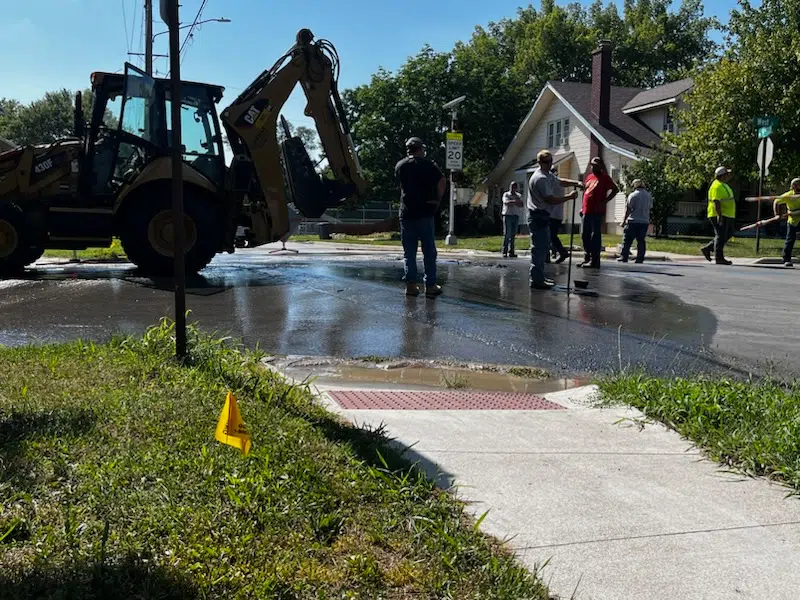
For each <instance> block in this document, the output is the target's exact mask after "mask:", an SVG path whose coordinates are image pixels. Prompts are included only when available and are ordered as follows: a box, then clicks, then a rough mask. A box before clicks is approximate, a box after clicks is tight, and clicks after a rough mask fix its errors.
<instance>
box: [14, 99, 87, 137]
mask: <svg viewBox="0 0 800 600" xmlns="http://www.w3.org/2000/svg"><path fill="white" fill-rule="evenodd" d="M92 99H93V93H92V91H91V90H85V91H84V92H83V94H82V100H81V103H82V105H83V112H84V114H85V115H89V114H91V113H90V111H91V106H92ZM74 112H75V94H74V92H71V91H70V90H67V89H61V90H57V91H53V92H47V93H46V94H45V95H44V96H43V97H42V98H40V99H38V100H34V101H33V102H31V103H30V104H27V105H25V104H20V103H19V102H18V101H16V100H9V99H7V98H3V99H0V113H2V114H0V136H2V137H5V138H8V139H10V140H13V141H14V142H16V143H17V144H20V145H26V144H48V143H50V142H54V141H55V140H57V139H61V138H64V137H68V136H70V135H73V133H74V132H73V128H74Z"/></svg>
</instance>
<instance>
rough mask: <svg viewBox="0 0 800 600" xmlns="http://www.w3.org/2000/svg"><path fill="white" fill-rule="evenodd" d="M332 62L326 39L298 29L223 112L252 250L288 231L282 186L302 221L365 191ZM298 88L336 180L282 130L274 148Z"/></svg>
mask: <svg viewBox="0 0 800 600" xmlns="http://www.w3.org/2000/svg"><path fill="white" fill-rule="evenodd" d="M338 65H339V60H338V56H337V54H336V50H335V48H334V47H333V46H332V45H331V44H330V42H327V41H325V40H319V41H314V37H313V35H312V33H311V31H309V30H308V29H301V30H300V31H299V32H298V34H297V42H296V44H295V45H294V46H293V47H292V48H291V49H290V50H289V51H288V52H287V53H286V54H285V55H284V56H282V57H281V58H280V59H279V60H278V61H277V62H276V63H275V65H273V67H272V68H270V69H268V70H266V71H264V72H263V73H262V74H261V75H260V76H259V77H258V78H257V79H256V80H255V81H253V83H252V84H250V86H249V87H248V88H247V89H246V90H245V91H244V92H242V93H241V94H240V95H239V97H238V98H236V100H235V101H234V102H233V103H232V104H231V105H230V106H228V107H227V108H226V109H225V110H224V111H223V112H222V124H223V126H224V127H225V130H226V133H227V136H228V142H229V143H230V145H231V148H232V149H233V152H234V159H233V162H232V163H231V168H230V170H229V172H228V181H227V183H226V188H227V191H228V193H229V194H232V195H233V196H234V202H236V201H237V200H238V206H241V208H242V211H243V212H245V213H247V214H249V219H250V221H251V222H250V223H248V226H249V227H250V230H251V236H252V239H251V243H253V244H254V245H259V244H264V243H269V242H275V241H279V240H280V239H281V238H283V237H284V236H285V235H286V234H287V233H288V232H289V215H288V210H287V206H286V205H287V194H286V191H287V188H288V190H289V192H290V194H291V199H292V200H293V201H294V204H295V206H296V207H297V209H298V210H299V211H300V212H301V213H302V214H303V216H304V217H307V218H317V217H320V216H322V214H323V213H324V212H325V210H327V209H328V208H335V207H337V206H340V205H341V204H342V203H343V202H344V201H345V200H346V199H348V198H353V197H355V198H357V199H362V198H364V196H365V195H366V193H367V182H366V181H365V180H364V178H363V176H362V172H361V167H360V165H359V163H358V156H357V154H356V150H355V147H354V145H353V140H352V137H351V135H350V129H349V126H348V123H347V117H346V116H345V113H344V110H343V108H342V103H341V100H340V97H339V92H338V89H337V76H338ZM298 83H300V85H301V87H302V89H303V92H304V93H305V96H306V98H307V100H308V104H307V106H306V111H305V112H306V115H307V116H309V117H312V118H313V119H314V121H315V124H316V128H317V132H318V133H319V137H320V140H321V141H322V147H323V150H324V152H325V156H326V158H327V161H328V164H329V166H330V168H331V170H332V171H333V174H334V177H335V179H327V178H322V177H321V176H320V175H319V174H318V173H317V172H316V171H315V169H314V164H313V163H312V161H311V159H310V157H309V156H308V152H307V151H306V149H305V147H304V145H303V143H302V141H301V140H300V139H299V138H297V137H290V136H289V135H288V131H286V133H287V135H286V139H285V140H284V141H283V142H281V144H280V145H279V144H278V141H277V121H278V115H279V113H280V110H281V108H282V107H283V105H284V103H285V102H286V100H287V99H288V98H289V96H290V94H291V93H292V91H293V90H294V88H295V86H296V85H297V84H298ZM284 127H286V126H285V123H284ZM286 129H288V128H286ZM284 183H286V186H284ZM237 196H238V198H237Z"/></svg>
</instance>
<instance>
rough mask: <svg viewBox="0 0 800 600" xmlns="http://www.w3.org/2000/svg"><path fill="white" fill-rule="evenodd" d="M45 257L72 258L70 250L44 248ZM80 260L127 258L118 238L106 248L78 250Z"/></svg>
mask: <svg viewBox="0 0 800 600" xmlns="http://www.w3.org/2000/svg"><path fill="white" fill-rule="evenodd" d="M44 256H45V258H72V250H45V252H44ZM78 258H79V259H80V260H127V256H125V251H124V250H123V249H122V245H121V244H120V242H119V240H118V239H115V240H114V241H113V242H112V243H111V246H109V247H108V248H87V249H86V250H78Z"/></svg>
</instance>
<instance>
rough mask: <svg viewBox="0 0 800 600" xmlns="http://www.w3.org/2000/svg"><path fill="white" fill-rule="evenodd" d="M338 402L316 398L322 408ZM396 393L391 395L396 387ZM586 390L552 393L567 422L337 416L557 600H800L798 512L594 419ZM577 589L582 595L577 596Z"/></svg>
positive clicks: (383, 413) (675, 447)
mask: <svg viewBox="0 0 800 600" xmlns="http://www.w3.org/2000/svg"><path fill="white" fill-rule="evenodd" d="M332 390H334V388H327V389H326V390H320V391H321V393H322V397H323V398H325V397H326V393H329V392H330V391H332ZM393 391H397V388H393ZM592 392H593V388H580V389H577V390H571V391H567V392H558V393H554V394H547V395H545V397H546V398H547V399H548V400H550V401H552V402H556V403H558V404H560V405H561V406H563V407H565V408H566V410H344V409H341V408H340V407H339V406H338V405H337V404H336V403H335V402H333V401H331V400H330V397H328V398H327V402H328V403H329V405H330V407H331V408H332V409H333V410H334V411H336V412H339V413H340V414H342V415H343V416H345V417H346V418H348V419H349V420H351V421H353V422H355V423H357V424H359V425H365V426H366V425H368V426H371V427H374V426H376V425H379V424H385V425H386V426H387V429H388V435H390V436H391V437H393V438H395V439H396V441H397V442H398V443H400V444H402V445H404V446H406V447H412V448H411V450H410V451H409V456H410V457H411V458H412V459H413V460H419V461H420V464H421V465H422V466H423V467H424V468H426V469H427V470H428V472H429V473H430V474H431V475H434V476H435V477H437V480H438V482H439V483H440V485H442V486H443V487H447V486H453V487H454V490H455V491H456V492H457V494H458V495H459V496H460V497H462V498H463V499H465V500H468V501H469V502H470V505H469V510H470V511H471V512H472V513H473V514H474V515H475V516H476V517H477V516H479V515H481V514H483V513H484V512H486V511H487V510H488V511H489V513H488V516H487V517H486V519H485V520H484V521H483V524H482V526H481V527H482V529H483V530H484V531H486V532H487V533H489V534H492V535H494V536H497V537H499V538H501V539H505V540H508V543H509V545H510V546H511V547H512V548H514V549H515V551H516V552H517V554H518V555H519V556H520V558H521V559H522V560H523V561H524V562H525V564H527V565H528V566H529V567H530V568H531V569H538V568H539V567H540V566H541V565H543V564H545V563H547V565H546V567H545V568H544V570H543V577H544V579H545V581H546V582H547V583H548V584H549V585H550V587H551V590H552V591H553V592H554V593H555V594H557V595H558V597H561V598H571V597H573V596H572V594H573V593H575V595H574V597H575V598H577V599H579V600H590V599H591V600H633V599H637V600H638V599H647V600H674V599H676V598H680V599H681V600H723V599H724V600H728V599H733V598H736V599H751V598H752V599H754V600H755V599H758V600H764V599H766V598H769V599H770V600H782V599H786V600H790V599H794V598H797V597H798V590H800V569H798V568H797V565H798V564H800V501H798V500H796V499H794V498H786V493H787V491H786V489H785V488H783V487H780V486H778V485H774V484H770V483H769V482H767V481H766V480H762V479H747V478H742V477H740V476H736V475H732V474H726V473H723V472H722V471H721V468H720V467H719V466H718V465H717V464H715V463H711V462H709V461H707V460H705V459H703V458H702V456H701V455H700V453H699V452H698V451H697V450H695V449H693V448H692V447H691V445H690V444H689V443H687V442H686V441H684V440H682V439H681V438H680V437H679V436H678V435H677V434H675V433H673V432H670V431H668V430H667V429H666V428H664V427H662V426H661V425H654V424H650V425H646V426H643V427H642V426H641V424H640V423H639V422H637V419H638V418H639V417H640V416H641V415H640V414H639V413H638V412H637V411H634V410H630V409H625V408H612V409H598V408H593V407H592V396H593V393H592ZM576 590H577V591H576Z"/></svg>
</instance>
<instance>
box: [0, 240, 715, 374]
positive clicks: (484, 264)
mask: <svg viewBox="0 0 800 600" xmlns="http://www.w3.org/2000/svg"><path fill="white" fill-rule="evenodd" d="M298 247H301V248H302V245H300V246H298ZM440 259H441V260H440V265H439V279H440V282H441V283H442V285H443V286H444V288H445V290H446V294H445V295H444V296H442V297H440V298H438V299H436V300H428V299H425V298H424V297H419V298H408V297H405V296H404V295H403V294H402V284H401V282H400V277H401V275H402V262H401V261H400V260H399V259H398V256H397V255H396V253H390V252H386V251H381V252H375V253H373V254H371V255H369V256H363V255H354V254H353V253H352V252H347V251H337V250H335V249H328V250H327V251H326V252H321V253H316V251H315V252H303V251H301V253H300V254H299V255H288V256H281V255H270V254H268V252H267V251H264V250H261V249H255V250H246V251H243V252H237V253H236V254H234V255H223V256H219V257H217V259H215V261H214V262H213V263H212V264H211V265H210V266H209V267H208V268H207V269H205V270H204V271H203V273H202V275H201V276H196V277H192V278H190V279H189V281H188V285H187V293H188V300H187V304H188V307H189V309H190V310H191V318H192V319H194V320H196V321H197V322H198V323H199V324H200V326H201V327H203V328H204V329H206V330H209V331H214V332H218V333H219V334H220V335H233V336H234V337H236V338H239V339H242V340H243V341H244V343H246V344H247V345H250V346H255V345H256V344H258V345H259V346H260V347H261V348H262V349H263V350H265V351H267V352H270V353H276V354H283V355H288V354H295V355H297V354H301V355H318V356H336V357H354V356H365V355H375V356H382V357H406V358H419V359H431V358H432V359H452V360H462V361H473V362H487V363H499V364H521V365H533V366H537V367H542V368H545V369H548V370H550V371H551V372H554V373H556V374H561V375H576V374H586V373H593V372H597V371H608V370H611V369H616V368H619V367H620V366H623V367H626V366H640V367H643V368H646V369H647V370H649V371H653V372H666V371H669V372H672V371H678V372H685V371H693V370H699V371H706V372H708V371H720V370H727V369H728V368H729V366H730V365H729V363H728V361H726V360H720V359H719V358H718V357H715V356H714V355H713V353H711V352H710V351H709V350H708V348H709V346H710V344H711V342H712V340H713V338H714V335H715V333H716V326H717V321H716V318H715V316H714V313H713V312H712V311H711V310H709V309H708V308H706V307H704V306H699V305H692V304H689V303H686V302H684V301H682V300H681V299H679V298H678V297H677V296H676V295H674V294H671V293H669V291H667V290H668V289H669V282H670V281H671V280H674V279H675V278H682V277H684V275H683V274H682V273H678V272H676V271H675V270H674V269H672V270H671V269H668V268H666V269H665V268H664V267H662V266H654V267H649V266H648V265H644V266H642V267H641V268H638V269H636V270H634V269H629V271H628V272H627V273H626V276H625V277H620V276H614V272H613V271H609V272H605V271H604V272H602V273H577V272H575V273H574V275H577V276H578V277H581V278H583V279H586V280H587V281H588V282H589V283H588V288H587V290H585V291H583V292H580V293H570V294H568V293H567V291H566V288H565V287H564V284H565V283H566V281H565V278H566V273H567V268H566V266H565V265H559V266H553V267H552V268H553V271H552V273H553V274H554V276H555V278H556V280H557V281H559V282H560V283H561V284H562V285H561V287H560V288H559V289H557V290H555V291H550V292H540V291H535V290H531V289H530V288H529V287H528V282H527V278H528V275H527V267H526V264H525V261H524V260H523V259H518V260H517V261H513V262H512V261H506V262H501V261H498V260H488V261H485V260H474V261H470V260H456V259H448V258H446V257H440ZM637 267H638V265H637ZM574 271H577V269H575V270H574ZM637 273H638V274H639V275H638V276H637ZM643 277H644V278H654V277H655V278H659V279H661V280H663V281H664V282H666V284H665V286H660V287H659V289H656V288H655V287H654V286H652V285H650V284H649V283H648V282H647V281H645V280H643V279H642V278H643ZM172 311H173V308H172V294H171V282H170V280H169V279H163V280H160V279H152V278H148V277H143V276H140V275H139V274H137V272H136V271H135V270H134V269H133V268H132V267H131V266H130V265H128V264H126V263H123V264H86V263H84V264H78V265H72V264H63V263H62V264H46V265H41V264H40V265H37V267H36V268H34V269H31V270H29V271H28V272H27V273H26V275H25V276H24V277H23V278H21V279H16V280H8V281H4V282H0V318H2V322H3V327H2V331H0V344H5V345H19V344H26V343H32V342H50V341H62V340H68V339H75V338H78V337H82V338H90V339H96V340H103V339H107V338H108V337H109V336H110V335H112V334H114V333H131V334H138V333H141V332H142V331H143V330H144V329H146V328H147V327H148V326H151V325H153V324H155V323H157V322H158V320H159V318H161V317H163V316H172V314H173V313H172Z"/></svg>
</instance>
